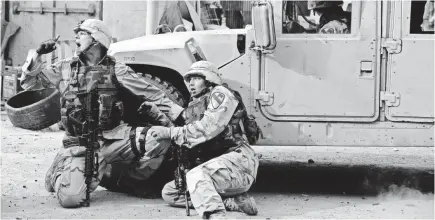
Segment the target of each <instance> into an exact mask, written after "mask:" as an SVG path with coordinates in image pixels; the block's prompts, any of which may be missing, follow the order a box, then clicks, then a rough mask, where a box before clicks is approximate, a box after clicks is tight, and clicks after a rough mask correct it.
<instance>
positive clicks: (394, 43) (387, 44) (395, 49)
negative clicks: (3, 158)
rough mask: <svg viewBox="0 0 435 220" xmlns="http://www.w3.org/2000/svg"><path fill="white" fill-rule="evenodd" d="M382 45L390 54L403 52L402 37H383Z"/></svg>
mask: <svg viewBox="0 0 435 220" xmlns="http://www.w3.org/2000/svg"><path fill="white" fill-rule="evenodd" d="M381 45H382V47H384V48H385V49H386V50H387V52H388V53H390V54H397V53H400V52H402V40H401V39H395V38H383V39H382V44H381Z"/></svg>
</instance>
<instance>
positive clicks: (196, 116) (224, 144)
mask: <svg viewBox="0 0 435 220" xmlns="http://www.w3.org/2000/svg"><path fill="white" fill-rule="evenodd" d="M209 101H210V91H208V89H207V90H206V91H205V94H204V95H203V96H201V97H200V98H199V99H198V100H196V101H194V102H191V103H189V106H188V107H187V108H186V109H185V110H184V112H183V115H182V116H183V118H184V120H185V123H186V124H190V123H192V122H195V121H199V120H201V119H202V118H203V117H204V113H205V111H206V110H207V106H208V104H209ZM240 110H241V105H240V103H239V105H238V106H237V107H236V111H235V114H233V117H232V118H231V120H230V122H229V123H228V125H227V126H226V127H225V129H224V131H223V132H221V133H220V134H219V135H218V136H216V137H214V138H213V139H211V140H208V141H206V142H204V143H202V144H199V145H198V146H197V147H196V149H197V152H198V154H199V155H198V157H199V158H200V159H201V160H202V161H203V162H205V161H207V160H210V159H212V158H215V157H218V156H220V155H222V154H224V153H226V152H228V151H230V150H232V149H235V148H236V147H238V146H239V145H240V143H241V142H242V141H243V133H242V129H241V127H240V119H241V116H242V115H241V114H240Z"/></svg>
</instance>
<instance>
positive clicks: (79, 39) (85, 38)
mask: <svg viewBox="0 0 435 220" xmlns="http://www.w3.org/2000/svg"><path fill="white" fill-rule="evenodd" d="M93 41H94V39H93V38H92V37H91V34H90V33H88V32H86V31H78V32H77V34H76V44H77V50H79V51H83V50H85V49H86V48H88V47H89V45H91V44H92V42H93Z"/></svg>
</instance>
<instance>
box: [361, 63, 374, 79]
mask: <svg viewBox="0 0 435 220" xmlns="http://www.w3.org/2000/svg"><path fill="white" fill-rule="evenodd" d="M360 76H361V77H373V62H372V61H366V60H362V61H361V62H360Z"/></svg>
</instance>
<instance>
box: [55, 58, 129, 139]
mask: <svg viewBox="0 0 435 220" xmlns="http://www.w3.org/2000/svg"><path fill="white" fill-rule="evenodd" d="M104 59H105V60H103V61H102V62H101V64H100V65H96V66H82V65H81V64H80V62H79V61H78V60H77V61H73V62H71V64H70V65H69V66H65V67H63V69H62V74H63V75H66V74H65V72H70V74H69V77H64V80H66V83H65V85H66V86H65V87H64V88H63V89H61V93H62V99H63V100H62V102H63V106H62V109H61V121H62V124H63V126H64V128H65V131H66V132H67V135H70V136H78V135H81V132H82V125H83V122H84V119H85V115H84V114H85V113H84V110H83V109H82V103H81V100H80V98H79V96H78V94H83V93H89V92H97V97H98V100H97V101H98V111H97V112H98V115H95V117H98V118H97V120H98V127H99V129H101V130H111V129H113V128H115V127H117V126H118V125H120V123H121V119H122V115H123V105H122V102H121V101H120V99H119V96H118V85H119V83H118V81H117V80H116V76H115V62H114V60H112V59H111V58H109V57H106V58H104Z"/></svg>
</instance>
